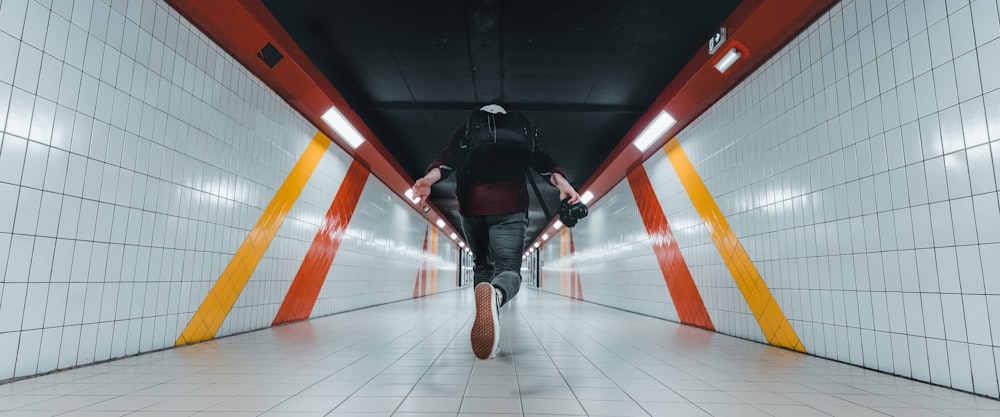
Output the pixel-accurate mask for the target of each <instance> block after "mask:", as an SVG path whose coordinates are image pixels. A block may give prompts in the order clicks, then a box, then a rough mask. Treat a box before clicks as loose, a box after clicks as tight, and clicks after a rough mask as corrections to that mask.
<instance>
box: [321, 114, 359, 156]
mask: <svg viewBox="0 0 1000 417" xmlns="http://www.w3.org/2000/svg"><path fill="white" fill-rule="evenodd" d="M321 118H322V119H323V121H324V122H326V124H328V125H330V127H332V128H333V131H334V132H336V133H337V135H338V136H340V137H341V138H343V139H344V140H345V141H347V144H348V145H351V148H353V149H357V148H358V146H361V144H362V143H364V142H365V138H364V137H362V136H361V134H360V133H358V130H357V129H355V128H354V125H352V124H351V122H348V121H347V119H346V118H345V117H344V115H343V114H340V111H339V110H337V107H330V110H327V111H326V113H323V116H321Z"/></svg>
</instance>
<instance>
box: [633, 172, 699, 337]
mask: <svg viewBox="0 0 1000 417" xmlns="http://www.w3.org/2000/svg"><path fill="white" fill-rule="evenodd" d="M628 183H629V186H631V187H632V195H634V196H635V205H636V206H638V208H639V214H640V215H641V216H642V222H643V224H645V225H646V231H647V232H648V233H649V240H650V242H651V243H652V244H653V252H655V253H656V260H657V261H659V263H660V270H661V271H662V272H663V280H664V281H666V283H667V288H668V289H669V290H670V297H671V298H672V299H673V300H674V307H676V308H677V316H678V318H680V321H681V323H684V324H690V325H692V326H698V327H701V328H704V329H709V330H715V326H713V325H712V319H711V318H710V317H709V316H708V310H706V309H705V303H704V302H703V301H702V299H701V294H699V293H698V287H697V286H695V284H694V278H693V277H691V271H690V270H689V269H688V266H687V263H686V262H684V257H683V256H682V255H681V248H680V246H678V245H677V241H675V240H674V233H673V232H672V231H671V230H670V225H669V224H667V216H665V215H664V214H663V207H662V206H660V202H659V201H658V200H657V199H656V194H655V193H654V192H653V184H651V183H650V182H649V176H648V175H646V170H645V169H644V168H643V167H642V165H639V166H638V167H636V169H635V170H633V171H632V172H631V173H629V175H628Z"/></svg>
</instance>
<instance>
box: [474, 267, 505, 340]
mask: <svg viewBox="0 0 1000 417" xmlns="http://www.w3.org/2000/svg"><path fill="white" fill-rule="evenodd" d="M475 292H476V320H475V321H474V322H473V323H472V335H471V339H472V352H473V353H475V354H476V357H477V358H479V359H492V358H494V357H495V356H496V355H497V347H498V346H499V345H500V319H499V312H500V311H499V309H500V306H499V297H498V295H499V294H498V293H497V290H496V289H494V288H493V285H490V283H488V282H481V283H479V284H477V285H476V288H475Z"/></svg>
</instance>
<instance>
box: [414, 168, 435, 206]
mask: <svg viewBox="0 0 1000 417" xmlns="http://www.w3.org/2000/svg"><path fill="white" fill-rule="evenodd" d="M440 179H441V169H439V168H434V169H432V170H430V171H428V172H427V175H424V176H423V178H420V179H418V180H416V181H415V182H414V183H413V198H417V199H419V200H418V201H422V200H424V199H426V198H427V196H429V195H431V186H432V185H434V183H435V182H438V180H440Z"/></svg>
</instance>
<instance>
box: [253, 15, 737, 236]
mask: <svg viewBox="0 0 1000 417" xmlns="http://www.w3.org/2000/svg"><path fill="white" fill-rule="evenodd" d="M263 3H264V4H265V5H266V6H267V8H268V9H270V11H271V13H273V14H274V16H275V17H276V18H277V20H278V21H279V22H280V23H281V25H282V26H283V27H284V29H285V30H286V31H287V32H288V33H289V34H290V35H291V36H292V38H293V39H294V40H295V42H296V43H298V45H299V47H300V48H301V49H302V50H303V51H304V52H305V53H306V55H308V56H309V58H310V59H311V60H312V61H313V63H314V64H315V65H316V66H317V67H318V68H319V70H320V71H322V72H323V74H324V75H325V76H326V77H327V78H328V79H329V80H330V82H331V83H332V84H333V85H334V87H336V88H337V90H339V91H340V93H341V94H342V95H343V96H344V98H345V99H346V100H347V102H348V103H349V104H350V105H351V107H352V108H353V110H354V111H355V112H357V113H358V115H359V116H360V117H361V118H362V119H363V120H364V121H365V123H366V124H367V125H368V126H369V127H370V128H371V130H372V131H373V132H374V133H375V134H376V135H377V136H378V138H379V140H380V141H381V142H382V143H383V144H384V145H385V147H386V148H387V149H388V150H389V152H390V153H391V154H392V156H393V157H394V158H395V159H396V160H397V161H398V162H399V164H400V165H401V166H402V167H403V169H405V170H406V172H407V173H408V174H409V175H410V176H411V177H412V178H419V177H421V176H423V174H424V170H425V169H426V167H427V165H428V164H429V163H430V162H431V161H432V160H434V158H435V157H436V156H437V154H438V152H439V151H440V150H441V149H442V148H444V147H445V146H446V145H447V143H448V140H449V139H450V136H451V134H452V132H453V131H454V130H455V128H456V127H458V126H460V125H462V124H463V123H464V119H465V117H466V116H467V115H468V113H469V111H470V110H471V109H473V108H475V107H476V106H478V105H481V104H486V103H489V102H500V103H502V104H504V106H505V107H507V108H508V109H513V110H520V111H522V112H524V113H525V114H526V115H527V116H528V117H529V118H530V119H531V120H532V121H534V122H535V123H536V125H537V127H538V129H539V131H540V134H541V135H542V136H543V137H544V140H545V144H546V147H547V148H548V150H549V152H550V153H551V154H552V155H553V156H554V157H555V159H556V161H558V162H559V164H560V165H561V166H563V167H564V168H566V170H567V171H568V179H569V181H570V183H572V184H573V186H575V187H577V189H579V187H581V186H582V185H583V184H584V183H585V182H586V181H587V180H588V179H590V177H591V176H592V175H593V174H594V172H595V171H596V170H597V168H598V166H600V164H601V163H602V162H603V161H604V160H605V158H607V157H608V156H609V154H610V153H611V151H612V149H613V148H614V147H615V146H616V145H617V144H618V143H619V142H620V141H621V140H622V138H623V137H624V135H625V134H626V133H627V132H628V130H629V129H630V128H631V127H632V126H633V125H634V124H635V123H636V121H637V120H638V119H639V117H640V116H641V115H642V114H643V113H644V112H645V111H646V110H647V109H648V108H649V106H650V105H651V104H652V103H653V100H654V99H655V98H656V97H657V95H659V93H660V92H661V91H662V90H663V89H664V88H665V87H666V86H667V84H669V83H670V81H671V80H672V79H673V78H674V76H676V75H677V73H678V72H679V71H680V70H681V69H682V68H683V67H684V65H685V64H687V62H688V61H689V60H690V59H691V58H692V57H693V56H694V55H695V54H697V53H703V52H702V50H703V49H704V48H705V45H706V43H707V41H708V38H709V37H710V36H711V35H712V34H713V33H714V32H715V31H716V29H717V28H718V27H719V26H721V25H722V23H723V21H724V20H725V19H726V18H727V17H728V16H729V15H730V14H731V13H732V12H733V10H734V9H735V8H736V6H737V5H738V4H739V0H699V1H692V0H642V1H628V0H626V1H540V0H535V1H528V0H523V1H502V0H466V1H357V0H355V1H330V0H297V1H289V0H263ZM536 179H537V177H536ZM538 181H539V186H540V188H541V191H542V193H543V196H544V197H545V204H546V205H547V206H548V207H549V209H550V210H552V211H557V210H558V205H559V196H558V191H557V190H556V189H554V188H552V187H549V186H546V185H544V184H542V183H541V180H538ZM453 193H454V177H452V178H449V179H448V180H446V181H442V182H440V183H438V184H437V185H435V186H434V187H433V191H432V194H431V198H430V199H431V201H432V202H433V203H434V205H436V206H437V207H438V208H439V209H440V210H441V211H442V212H443V213H445V215H446V216H447V217H448V220H449V221H450V222H451V223H452V224H453V225H455V226H456V227H460V225H461V222H460V221H459V218H458V210H457V204H456V202H455V199H454V195H453ZM531 200H532V203H531V207H530V209H529V211H530V213H529V225H528V232H527V234H526V236H525V242H526V244H527V242H530V241H532V240H533V239H534V238H535V237H536V236H538V234H539V233H540V231H541V230H542V228H544V227H545V226H546V225H547V224H548V222H549V220H548V219H546V218H545V214H543V212H542V209H541V208H540V206H539V205H538V204H537V201H535V200H536V198H535V196H534V194H533V193H532V194H531ZM553 214H555V213H554V212H553Z"/></svg>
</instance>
